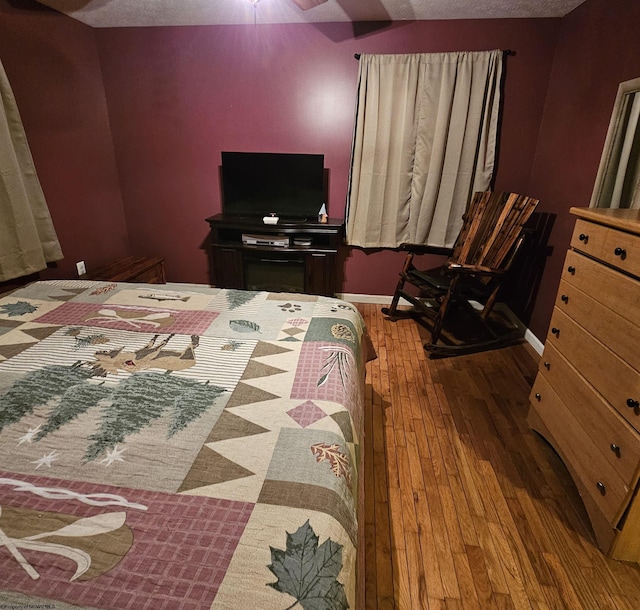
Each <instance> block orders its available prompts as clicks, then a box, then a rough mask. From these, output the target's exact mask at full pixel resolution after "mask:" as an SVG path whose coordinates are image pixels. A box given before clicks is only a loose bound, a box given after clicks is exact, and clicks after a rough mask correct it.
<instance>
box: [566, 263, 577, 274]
mask: <svg viewBox="0 0 640 610" xmlns="http://www.w3.org/2000/svg"><path fill="white" fill-rule="evenodd" d="M567 271H568V272H569V273H570V274H571V275H573V274H574V273H575V272H576V268H575V267H574V266H573V265H569V266H568V267H567Z"/></svg>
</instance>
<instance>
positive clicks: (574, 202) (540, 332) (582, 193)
mask: <svg viewBox="0 0 640 610" xmlns="http://www.w3.org/2000/svg"><path fill="white" fill-rule="evenodd" d="M639 31H640V2H638V0H617V1H616V2H608V1H607V0H587V2H585V3H584V4H583V5H582V6H580V7H578V8H577V9H576V10H575V11H573V12H572V13H571V14H569V15H568V16H567V17H565V18H564V19H563V20H562V28H561V31H560V37H559V42H558V48H557V51H556V55H555V59H554V63H553V69H552V72H551V79H550V84H549V91H548V100H547V104H546V106H545V112H544V118H543V121H542V126H541V131H540V138H539V141H538V148H537V151H536V157H535V163H534V165H533V171H532V175H531V181H530V183H529V190H530V191H531V192H532V193H535V194H536V196H538V197H540V201H541V203H540V207H541V208H542V209H543V210H545V211H548V212H552V213H555V214H556V215H557V218H556V222H555V224H554V230H553V233H552V236H551V237H552V239H551V244H552V246H553V248H554V252H553V256H552V257H551V258H550V259H549V261H548V264H547V268H546V272H545V275H544V278H543V285H542V289H541V291H540V293H539V296H538V299H537V301H536V308H535V310H534V312H533V316H532V318H531V321H530V324H529V326H530V328H531V330H532V332H533V333H534V334H535V335H536V336H537V337H539V338H540V339H541V340H543V339H544V337H545V336H546V334H547V327H548V325H549V320H550V317H551V311H552V309H553V302H554V299H555V294H556V290H557V286H558V282H559V280H560V274H561V272H562V264H563V261H564V255H565V252H566V249H567V247H568V245H569V241H570V238H571V232H572V230H573V224H574V222H575V217H573V216H571V215H570V214H569V208H570V207H572V206H576V207H587V206H588V205H589V201H590V199H591V192H592V190H593V185H594V182H595V177H596V173H597V171H598V164H599V162H600V156H601V154H602V147H603V145H604V140H605V137H606V133H607V128H608V126H609V119H610V116H611V111H612V109H613V103H614V100H615V97H616V91H617V89H618V84H619V83H620V82H622V81H625V80H630V79H632V78H637V77H638V76H640V36H639V35H638V32H639Z"/></svg>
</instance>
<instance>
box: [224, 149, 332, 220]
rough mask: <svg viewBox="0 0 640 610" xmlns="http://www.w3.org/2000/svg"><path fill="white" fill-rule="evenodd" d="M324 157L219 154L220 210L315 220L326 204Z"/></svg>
mask: <svg viewBox="0 0 640 610" xmlns="http://www.w3.org/2000/svg"><path fill="white" fill-rule="evenodd" d="M325 201H326V197H325V180H324V155H315V154H293V153H263V152H222V211H223V212H224V213H225V214H229V215H233V216H250V217H260V218H262V217H264V216H269V215H270V214H275V215H276V216H278V217H280V218H281V219H283V220H287V219H291V220H297V221H301V220H317V218H318V214H319V212H320V208H321V207H322V205H323V204H324V203H325Z"/></svg>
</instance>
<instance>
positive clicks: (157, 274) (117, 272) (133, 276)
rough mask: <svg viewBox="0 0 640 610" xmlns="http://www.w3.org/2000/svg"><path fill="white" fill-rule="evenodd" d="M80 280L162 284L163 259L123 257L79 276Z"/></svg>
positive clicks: (154, 257) (163, 280) (163, 278)
mask: <svg viewBox="0 0 640 610" xmlns="http://www.w3.org/2000/svg"><path fill="white" fill-rule="evenodd" d="M80 279H82V280H102V281H105V282H138V283H143V284H164V283H165V282H166V280H165V277H164V258H159V257H157V256H125V257H124V258H119V259H118V260H116V261H114V262H113V263H110V264H108V265H105V266H104V267H101V268H100V269H96V270H95V271H89V272H88V273H85V274H84V275H81V276H80Z"/></svg>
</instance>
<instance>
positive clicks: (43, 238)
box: [0, 62, 62, 281]
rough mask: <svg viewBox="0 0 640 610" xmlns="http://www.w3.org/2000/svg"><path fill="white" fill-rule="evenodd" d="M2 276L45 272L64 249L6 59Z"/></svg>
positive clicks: (0, 134)
mask: <svg viewBox="0 0 640 610" xmlns="http://www.w3.org/2000/svg"><path fill="white" fill-rule="evenodd" d="M0 101H1V103H0V281H5V280H10V279H13V278H16V277H21V276H23V275H29V274H30V273H35V272H36V271H40V270H42V269H44V268H45V267H46V266H47V263H48V262H53V261H57V260H60V259H61V258H62V251H61V250H60V244H59V243H58V238H57V236H56V232H55V229H54V228H53V223H52V221H51V216H50V215H49V210H48V208H47V203H46V201H45V199H44V194H43V192H42V188H41V187H40V182H39V181H38V176H37V175H36V170H35V166H34V164H33V159H32V157H31V152H30V151H29V145H28V143H27V138H26V136H25V133H24V128H23V126H22V121H21V120H20V115H19V113H18V108H17V106H16V101H15V98H14V97H13V92H12V91H11V87H10V85H9V80H8V79H7V75H6V73H5V71H4V67H3V66H2V63H1V62H0Z"/></svg>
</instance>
